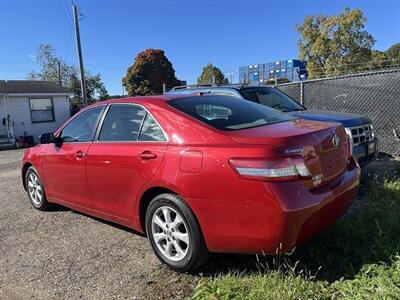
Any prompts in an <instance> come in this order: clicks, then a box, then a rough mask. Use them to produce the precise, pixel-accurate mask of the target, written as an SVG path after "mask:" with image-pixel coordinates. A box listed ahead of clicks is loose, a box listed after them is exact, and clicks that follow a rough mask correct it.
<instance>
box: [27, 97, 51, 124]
mask: <svg viewBox="0 0 400 300" xmlns="http://www.w3.org/2000/svg"><path fill="white" fill-rule="evenodd" d="M29 106H30V109H31V117H32V123H40V122H54V110H53V99H51V98H40V99H39V98H35V99H29Z"/></svg>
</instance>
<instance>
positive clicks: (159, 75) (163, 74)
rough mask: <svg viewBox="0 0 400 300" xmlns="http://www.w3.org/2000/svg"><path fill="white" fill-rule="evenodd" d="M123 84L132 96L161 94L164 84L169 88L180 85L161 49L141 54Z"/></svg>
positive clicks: (148, 50) (149, 50) (129, 69)
mask: <svg viewBox="0 0 400 300" xmlns="http://www.w3.org/2000/svg"><path fill="white" fill-rule="evenodd" d="M122 82H123V85H124V86H125V88H126V90H127V91H128V94H129V95H130V96H136V95H151V94H161V93H162V91H163V83H165V84H166V86H167V88H172V87H174V86H177V85H180V81H179V80H178V79H177V78H176V77H175V70H174V68H173V67H172V64H171V62H170V61H169V60H168V58H167V57H166V56H165V53H164V51H163V50H161V49H146V50H145V51H142V52H140V53H139V54H138V55H137V56H136V58H135V62H134V64H133V65H132V66H130V67H129V68H128V71H127V73H126V75H125V77H124V78H123V79H122Z"/></svg>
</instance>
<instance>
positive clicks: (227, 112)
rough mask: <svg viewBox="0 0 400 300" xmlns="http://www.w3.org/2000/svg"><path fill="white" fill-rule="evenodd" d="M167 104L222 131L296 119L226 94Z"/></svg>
mask: <svg viewBox="0 0 400 300" xmlns="http://www.w3.org/2000/svg"><path fill="white" fill-rule="evenodd" d="M168 104H169V105H170V106H172V107H174V108H176V109H178V110H180V111H182V112H184V113H185V114H187V115H189V116H192V117H193V118H196V119H197V120H199V121H201V122H203V123H206V124H208V125H210V126H212V127H214V128H217V129H221V130H239V129H246V128H252V127H257V126H263V125H267V124H272V123H278V122H285V121H290V120H293V119H296V118H295V117H293V116H291V115H288V114H285V113H283V112H280V111H277V110H275V109H272V108H269V107H266V106H264V105H260V104H257V103H253V102H250V101H244V100H238V99H236V98H234V97H229V96H215V95H204V96H193V97H187V98H180V99H175V100H170V101H168Z"/></svg>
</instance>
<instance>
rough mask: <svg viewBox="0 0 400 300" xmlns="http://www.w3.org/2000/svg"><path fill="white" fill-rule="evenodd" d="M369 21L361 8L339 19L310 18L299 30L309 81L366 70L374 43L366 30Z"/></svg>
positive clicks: (299, 26)
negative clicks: (365, 25) (366, 23)
mask: <svg viewBox="0 0 400 300" xmlns="http://www.w3.org/2000/svg"><path fill="white" fill-rule="evenodd" d="M365 22H366V18H365V17H364V16H363V13H362V11H361V10H359V9H354V10H350V9H349V8H347V7H346V8H345V9H344V11H343V12H342V13H340V14H339V15H338V16H324V15H317V16H308V17H306V18H305V20H304V22H303V24H301V25H297V26H296V30H297V31H298V32H299V33H300V35H301V37H300V40H299V42H298V48H299V58H300V59H301V60H306V61H307V70H308V73H309V77H310V78H315V77H320V76H332V75H340V74H343V73H345V72H353V71H359V70H363V69H365V66H366V64H368V62H370V61H371V59H372V51H371V49H372V46H373V45H374V43H375V40H374V38H373V37H372V35H371V34H370V33H368V32H367V31H366V30H364V24H365Z"/></svg>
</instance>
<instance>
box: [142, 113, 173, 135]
mask: <svg viewBox="0 0 400 300" xmlns="http://www.w3.org/2000/svg"><path fill="white" fill-rule="evenodd" d="M166 140H167V139H166V138H165V135H164V133H163V131H162V130H161V128H160V126H158V124H157V122H156V121H155V120H154V119H153V117H152V116H151V115H149V114H146V118H145V120H144V123H143V127H142V131H141V132H140V136H139V141H166Z"/></svg>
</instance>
